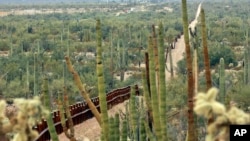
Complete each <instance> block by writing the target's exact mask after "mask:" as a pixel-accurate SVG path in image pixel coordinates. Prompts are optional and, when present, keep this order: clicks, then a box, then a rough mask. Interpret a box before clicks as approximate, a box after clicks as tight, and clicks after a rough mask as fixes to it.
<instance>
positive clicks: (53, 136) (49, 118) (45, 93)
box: [42, 77, 59, 141]
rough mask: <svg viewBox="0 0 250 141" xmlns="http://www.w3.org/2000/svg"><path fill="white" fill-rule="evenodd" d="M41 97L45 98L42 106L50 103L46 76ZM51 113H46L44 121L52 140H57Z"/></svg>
mask: <svg viewBox="0 0 250 141" xmlns="http://www.w3.org/2000/svg"><path fill="white" fill-rule="evenodd" d="M42 96H43V98H44V100H45V105H44V106H48V105H50V96H49V90H48V78H47V77H45V78H44V84H43V95H42ZM52 118H53V117H52V114H51V113H50V114H48V116H47V117H46V121H47V124H48V129H49V133H50V138H51V139H52V140H53V141H59V139H58V136H57V133H56V128H55V126H54V122H53V119H52Z"/></svg>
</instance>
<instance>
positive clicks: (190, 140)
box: [182, 0, 196, 141]
mask: <svg viewBox="0 0 250 141" xmlns="http://www.w3.org/2000/svg"><path fill="white" fill-rule="evenodd" d="M182 20H183V32H184V40H185V47H186V49H185V50H186V58H187V59H186V64H187V75H188V137H187V141H195V140H196V139H195V123H194V111H193V107H194V104H193V96H194V83H193V70H192V57H191V49H190V44H189V32H188V15H187V1H186V0H182Z"/></svg>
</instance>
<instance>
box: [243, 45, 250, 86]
mask: <svg viewBox="0 0 250 141" xmlns="http://www.w3.org/2000/svg"><path fill="white" fill-rule="evenodd" d="M248 55H249V54H248V50H247V49H245V51H244V84H245V85H246V84H247V83H248V75H249V73H248V68H249V67H248ZM249 69H250V68H249Z"/></svg>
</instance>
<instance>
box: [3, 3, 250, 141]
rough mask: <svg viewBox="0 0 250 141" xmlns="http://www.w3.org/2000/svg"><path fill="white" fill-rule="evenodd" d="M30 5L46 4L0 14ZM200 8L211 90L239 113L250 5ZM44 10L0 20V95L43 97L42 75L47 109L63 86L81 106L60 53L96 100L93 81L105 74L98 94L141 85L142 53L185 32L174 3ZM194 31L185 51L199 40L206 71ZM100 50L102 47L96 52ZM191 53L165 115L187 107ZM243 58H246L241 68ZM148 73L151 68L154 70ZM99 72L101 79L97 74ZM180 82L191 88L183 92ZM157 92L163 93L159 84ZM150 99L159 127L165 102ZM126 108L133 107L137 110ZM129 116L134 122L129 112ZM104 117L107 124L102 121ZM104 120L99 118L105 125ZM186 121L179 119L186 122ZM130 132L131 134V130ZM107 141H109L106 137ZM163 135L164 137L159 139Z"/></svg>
mask: <svg viewBox="0 0 250 141" xmlns="http://www.w3.org/2000/svg"><path fill="white" fill-rule="evenodd" d="M197 6H198V3H195V2H194V3H188V5H187V7H188V13H187V14H188V17H189V22H191V21H192V20H191V19H194V17H195V15H194V13H196V10H197ZM31 7H32V8H34V9H45V8H44V7H46V6H44V5H43V6H41V5H40V6H39V5H37V6H36V5H35V6H33V5H32V6H30V5H29V6H7V8H6V7H4V8H2V9H3V11H4V12H8V11H10V10H11V9H13V8H16V9H17V8H19V9H31ZM67 7H70V8H73V9H77V10H79V9H80V8H83V9H85V11H84V12H72V13H70V12H69V11H67V10H68V9H67ZM166 7H169V8H170V10H166ZM203 8H204V9H205V11H206V27H207V40H208V41H207V43H208V45H207V46H208V54H209V58H210V62H209V64H210V67H211V70H214V71H213V73H212V85H213V86H215V87H218V88H221V87H222V86H224V85H225V88H224V89H225V90H226V92H225V93H227V95H226V94H224V95H223V96H220V99H219V100H220V101H222V102H223V103H225V104H227V106H228V105H229V101H230V100H233V101H236V102H237V103H238V104H239V105H240V106H241V108H243V109H244V110H246V109H247V108H248V107H249V105H248V103H249V99H250V98H249V94H248V91H247V85H248V84H249V82H250V81H249V80H250V77H249V76H250V75H248V73H247V72H248V70H247V69H249V68H247V69H245V67H244V68H243V66H244V65H245V66H246V64H247V63H249V62H250V61H249V62H247V60H248V59H249V58H247V57H246V56H247V53H248V52H249V51H247V47H248V44H249V40H248V37H249V28H248V27H249V25H250V20H249V17H248V13H249V10H248V4H247V3H245V2H232V1H231V2H224V3H221V2H218V3H217V2H206V3H203ZM56 9H61V10H62V13H58V12H56ZM47 10H51V11H52V12H51V13H49V14H31V15H17V14H16V13H12V14H10V15H8V16H3V17H1V20H0V51H1V52H0V53H1V54H0V55H1V57H0V94H1V95H2V96H4V98H6V99H12V98H18V97H19V98H31V97H33V96H37V95H42V93H43V87H42V86H43V85H42V84H43V80H44V78H46V80H48V86H49V87H48V88H47V89H48V90H47V91H48V93H49V94H50V98H51V101H50V104H51V105H52V107H53V106H55V104H54V105H53V104H52V103H53V102H52V101H56V100H57V98H58V97H59V96H60V93H62V91H65V90H63V86H66V88H67V92H68V93H70V95H69V101H70V103H71V104H72V103H75V102H77V101H82V100H83V98H82V97H81V96H80V93H81V92H79V90H78V89H77V88H76V87H75V85H74V80H73V79H72V75H71V74H70V73H69V72H68V69H67V66H66V62H65V59H64V57H65V56H68V59H70V60H71V63H72V65H73V67H74V69H75V71H76V72H77V73H78V74H79V76H80V78H81V79H82V80H84V84H85V89H86V90H87V92H88V93H89V94H90V97H94V96H97V95H98V92H99V93H100V90H99V91H98V87H99V85H101V84H100V83H101V82H99V81H98V79H99V78H97V77H96V76H98V77H101V76H104V78H101V79H104V80H105V86H104V87H102V88H99V89H101V90H102V94H103V93H104V92H108V91H110V90H112V89H115V88H118V87H123V86H127V85H132V84H135V83H137V84H139V85H140V86H142V85H143V81H142V77H141V72H143V71H144V69H142V68H141V67H140V65H141V64H142V63H143V62H144V53H145V52H147V51H149V50H147V49H149V48H151V47H155V46H156V43H155V42H154V39H157V38H161V41H162V42H161V43H162V44H161V47H162V50H161V51H162V52H163V51H164V50H165V49H166V48H167V47H168V46H169V44H171V43H172V42H174V41H175V38H176V37H177V36H178V35H181V33H182V32H183V30H185V27H184V26H183V19H182V7H181V4H180V3H178V2H170V3H161V4H134V5H130V4H128V5H119V4H117V3H112V4H109V5H108V4H98V5H94V4H89V5H84V4H82V5H81V4H79V5H59V6H58V7H57V6H56V5H52V6H49V8H47ZM16 12H18V11H16ZM190 17H191V18H190ZM97 19H100V21H101V25H99V26H98V28H97V27H96V20H97ZM158 23H162V26H156V29H157V31H158V29H162V32H163V34H159V35H157V36H154V34H155V33H154V29H153V31H152V25H153V24H155V25H158ZM160 27H161V28H160ZM99 28H101V29H100V31H101V33H102V34H101V36H99V34H96V33H97V32H98V33H99V32H100V31H98V30H97V29H99ZM152 32H153V33H152ZM159 32H160V31H159ZM184 32H185V31H184ZM196 34H197V35H198V36H197V38H196V39H195V40H196V42H195V41H193V39H191V40H190V42H191V50H190V51H191V52H189V53H191V54H192V53H193V52H195V51H196V50H194V49H193V47H194V43H197V44H196V45H197V53H198V54H197V55H198V56H197V57H198V68H199V69H198V70H199V72H203V70H204V69H205V64H204V63H203V62H204V59H203V50H202V47H203V46H202V41H201V40H204V39H202V38H201V35H202V30H201V26H200V24H198V26H197V33H196ZM150 35H153V36H152V39H149V38H148V37H149V36H150ZM203 35H204V34H203ZM97 39H98V40H97ZM185 39H186V37H185ZM159 42H160V41H159ZM186 44H189V43H186ZM97 46H98V47H100V46H102V47H101V48H98V49H97ZM159 46H160V45H159ZM154 49H155V48H154ZM151 51H153V49H152V50H151ZM101 52H102V53H101ZM149 53H150V52H149ZM189 53H186V54H185V55H184V59H183V60H181V61H179V62H178V76H177V77H175V78H172V79H171V82H169V83H167V84H166V85H165V86H166V89H167V91H168V92H167V93H168V96H169V97H168V99H167V107H165V108H166V109H167V110H170V109H173V108H176V107H177V108H178V109H184V108H186V107H187V105H188V104H187V102H186V101H187V100H186V99H187V98H188V97H189V98H190V95H187V91H188V90H190V86H192V85H193V84H190V83H189V82H191V81H188V85H187V84H186V83H187V80H191V78H192V79H193V76H192V75H190V74H189V72H190V68H192V66H191V65H190V66H191V67H190V68H187V67H186V64H188V61H189V60H186V58H187V59H191V58H190V56H189V57H188V54H189ZM244 53H245V56H244ZM149 55H151V56H150V57H149V58H153V54H149ZM155 56H156V55H155ZM96 58H97V59H100V58H102V59H101V60H102V61H100V60H99V61H96ZM221 58H223V59H221ZM157 59H158V58H157ZM161 61H163V60H161ZM242 61H244V65H243V63H242ZM99 62H101V64H103V72H102V68H101V71H98V72H97V71H96V64H99ZM156 62H157V61H155V62H152V59H151V60H150V63H151V65H153V66H154V65H155V66H157V65H158V63H156ZM154 63H155V64H154ZM161 63H165V62H161ZM189 63H190V62H189ZM220 63H223V64H225V67H224V68H226V69H228V70H229V71H226V73H225V75H226V76H225V77H223V78H225V79H223V82H222V80H221V79H222V75H221V74H222V73H221V69H223V68H222V67H221V66H223V65H222V64H220ZM151 67H152V66H151ZM161 67H162V66H161ZM159 68H160V66H159ZM163 68H164V67H163ZM186 68H187V69H186ZM151 69H152V70H153V69H154V67H152V68H151ZM243 69H244V73H243ZM131 71H132V72H131ZM187 72H188V73H187ZM97 73H98V75H97ZM102 73H103V74H102ZM128 73H132V77H129V78H126V74H128ZM150 73H152V71H150ZM157 73H158V72H157V71H156V74H152V76H150V77H151V81H152V78H155V75H158V74H157ZM100 74H102V75H101V76H100ZM187 76H188V77H187ZM200 76H201V77H199V78H198V79H199V81H198V82H199V88H198V89H199V91H205V90H206V81H205V77H204V75H203V73H201V74H200ZM117 77H118V78H117ZM194 77H195V76H194ZM163 78H165V76H164V77H163ZM243 78H244V79H243ZM158 79H159V76H158ZM243 80H244V81H243ZM158 81H159V80H158ZM161 81H163V80H161ZM198 82H196V83H198ZM102 83H103V82H102ZM98 84H99V85H98ZM157 84H159V83H157V82H153V84H151V85H157ZM159 85H162V84H159ZM184 85H185V86H186V85H187V86H188V87H187V88H186V87H183V86H184ZM165 86H164V88H165ZM160 88H162V89H164V88H163V87H161V86H160ZM151 89H153V90H152V91H155V92H159V91H158V89H157V88H154V87H153V88H152V87H151ZM192 90H193V89H192ZM144 91H147V88H146V90H145V87H144ZM152 93H153V92H152ZM220 93H221V92H220ZM236 94H238V95H236ZM99 95H100V94H99ZM159 95H160V93H159ZM176 95H178V96H176ZM100 96H101V95H100ZM102 96H103V95H102ZM161 96H162V94H161ZM103 99H105V97H103ZM84 100H86V99H84ZM152 102H154V103H155V104H156V105H153V107H151V108H153V109H154V110H153V117H154V118H156V117H158V118H159V123H155V124H158V126H159V125H160V122H166V121H162V117H161V116H162V115H157V114H156V113H157V112H156V110H155V109H157V108H158V107H157V106H162V105H158V104H157V97H153V96H152ZM48 105H49V104H47V106H48ZM130 106H131V107H133V106H134V105H130ZM161 108H162V107H161ZM166 109H163V111H164V110H165V111H166ZM158 110H159V109H158ZM160 110H162V109H160ZM155 112H156V113H155ZM158 113H159V112H158ZM151 114H152V113H151ZM155 114H156V115H155ZM130 116H132V118H136V117H133V115H130ZM163 116H164V115H163ZM104 118H105V120H107V119H106V118H107V117H104ZM104 118H103V117H102V120H103V119H104ZM157 121H158V120H157ZM186 122H187V121H183V123H186ZM105 123H106V122H105ZM202 124H204V121H203V120H200V121H199V124H198V126H200V125H202ZM107 126H108V125H104V124H102V127H105V128H107V129H108V127H107ZM132 126H135V125H132ZM154 126H155V125H154ZM185 128H188V127H185ZM161 129H162V130H164V127H158V128H157V130H161ZM133 130H136V129H135V128H134V129H133ZM106 132H108V130H107V131H106ZM110 132H111V131H110ZM134 132H136V131H133V133H134ZM165 132H170V133H171V132H174V129H170V130H168V131H165ZM106 135H107V134H106ZM135 136H137V135H136V134H135V133H134V135H132V137H134V138H135ZM156 136H157V138H161V135H160V134H156ZM183 136H184V135H183ZM190 136H191V135H190ZM105 138H106V139H107V138H109V137H108V136H105ZM163 138H166V137H164V136H163ZM169 138H173V140H175V138H174V137H173V136H169ZM200 138H202V137H200ZM107 140H108V139H107Z"/></svg>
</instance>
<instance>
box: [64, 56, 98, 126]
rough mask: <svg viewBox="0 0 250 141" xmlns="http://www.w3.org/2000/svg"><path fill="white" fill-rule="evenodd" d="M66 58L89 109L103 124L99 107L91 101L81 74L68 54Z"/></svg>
mask: <svg viewBox="0 0 250 141" xmlns="http://www.w3.org/2000/svg"><path fill="white" fill-rule="evenodd" d="M65 60H66V64H67V67H68V70H69V72H71V74H72V75H73V77H74V81H75V84H76V86H77V87H78V89H79V91H80V93H81V95H82V97H83V98H84V100H85V101H86V103H87V104H88V106H89V109H90V110H91V112H92V113H93V115H94V116H95V118H96V120H97V122H98V123H99V125H101V116H100V114H99V111H98V110H97V108H96V107H95V105H94V103H93V102H92V101H91V99H90V98H89V93H88V91H87V90H86V88H85V87H84V86H83V84H82V82H81V79H80V76H79V75H78V73H77V72H76V71H75V70H74V68H73V66H72V64H71V62H70V60H69V57H68V56H66V57H65Z"/></svg>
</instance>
